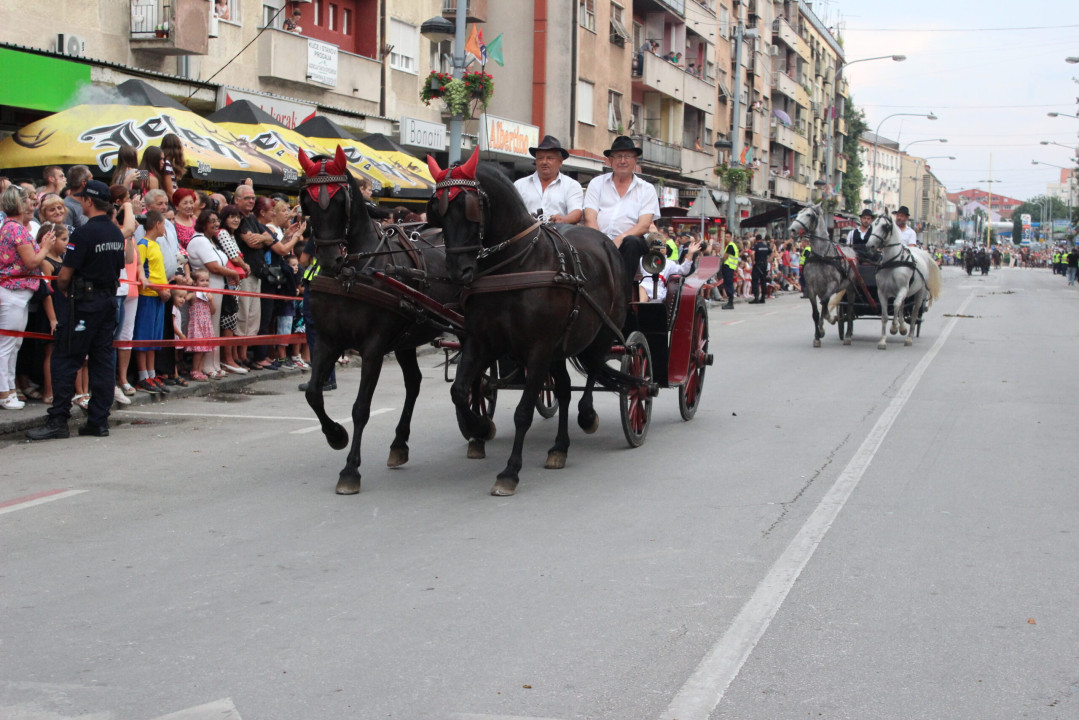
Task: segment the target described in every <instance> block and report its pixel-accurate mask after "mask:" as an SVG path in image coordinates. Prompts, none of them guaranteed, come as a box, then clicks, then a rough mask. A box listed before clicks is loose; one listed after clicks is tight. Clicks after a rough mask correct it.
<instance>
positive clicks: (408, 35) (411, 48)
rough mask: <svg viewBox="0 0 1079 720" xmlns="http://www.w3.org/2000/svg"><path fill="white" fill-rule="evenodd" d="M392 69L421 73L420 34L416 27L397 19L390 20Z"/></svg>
mask: <svg viewBox="0 0 1079 720" xmlns="http://www.w3.org/2000/svg"><path fill="white" fill-rule="evenodd" d="M389 44H390V45H392V46H393V50H391V51H390V67H391V68H393V69H395V70H404V71H405V72H409V73H413V74H416V73H417V72H418V71H419V68H418V63H417V58H418V57H419V54H420V32H419V29H418V28H417V27H416V26H415V25H409V24H408V23H403V22H401V21H400V20H398V19H397V18H390V42H389Z"/></svg>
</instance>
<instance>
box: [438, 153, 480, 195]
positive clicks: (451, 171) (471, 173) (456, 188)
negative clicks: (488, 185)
mask: <svg viewBox="0 0 1079 720" xmlns="http://www.w3.org/2000/svg"><path fill="white" fill-rule="evenodd" d="M479 161H480V151H479V148H473V149H472V155H470V156H469V158H468V160H467V161H466V162H465V163H464V164H463V165H455V166H451V167H448V168H446V169H445V170H443V169H442V168H440V167H439V166H438V163H437V162H436V161H435V159H434V158H433V157H431V156H430V155H428V156H427V168H428V169H429V170H430V171H431V177H433V178H434V179H435V183H436V184H435V188H436V189H435V197H436V198H438V199H439V200H441V199H442V197H443V194H442V193H443V192H444V191H446V190H449V199H450V200H453V199H454V198H455V197H457V193H459V192H461V190H462V189H463V188H465V187H469V185H470V184H471V183H462V184H460V185H458V184H454V183H452V182H447V181H452V180H465V181H471V182H472V183H474V182H475V181H476V165H478V164H479ZM439 185H442V187H439Z"/></svg>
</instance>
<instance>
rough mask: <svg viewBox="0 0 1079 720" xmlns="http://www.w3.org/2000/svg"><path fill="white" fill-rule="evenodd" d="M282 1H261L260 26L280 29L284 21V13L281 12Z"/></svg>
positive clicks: (285, 11)
mask: <svg viewBox="0 0 1079 720" xmlns="http://www.w3.org/2000/svg"><path fill="white" fill-rule="evenodd" d="M284 4H285V2H284V0H262V26H263V27H272V28H277V29H278V30H280V29H281V23H283V22H284V21H285V13H287V12H288V11H287V10H282V7H283V6H284Z"/></svg>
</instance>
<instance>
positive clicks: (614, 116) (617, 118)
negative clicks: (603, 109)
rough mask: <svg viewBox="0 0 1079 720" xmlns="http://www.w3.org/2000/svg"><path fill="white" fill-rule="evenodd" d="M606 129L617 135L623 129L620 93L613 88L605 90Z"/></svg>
mask: <svg viewBox="0 0 1079 720" xmlns="http://www.w3.org/2000/svg"><path fill="white" fill-rule="evenodd" d="M607 129H608V130H610V131H611V132H616V133H618V134H619V135H621V134H622V133H623V132H624V131H625V128H624V126H623V125H622V93H616V92H615V91H614V90H608V91H607Z"/></svg>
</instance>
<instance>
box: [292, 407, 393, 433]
mask: <svg viewBox="0 0 1079 720" xmlns="http://www.w3.org/2000/svg"><path fill="white" fill-rule="evenodd" d="M393 411H394V408H388V407H387V408H379V409H378V410H372V411H371V417H374V416H375V415H385V414H386V413H388V412H393ZM337 422H339V423H350V422H352V418H345V419H344V420H338V421H337ZM321 429H322V425H312V426H311V427H305V428H300V429H299V430H291V431H290V432H289V435H306V434H307V433H310V432H315V431H316V430H321Z"/></svg>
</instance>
